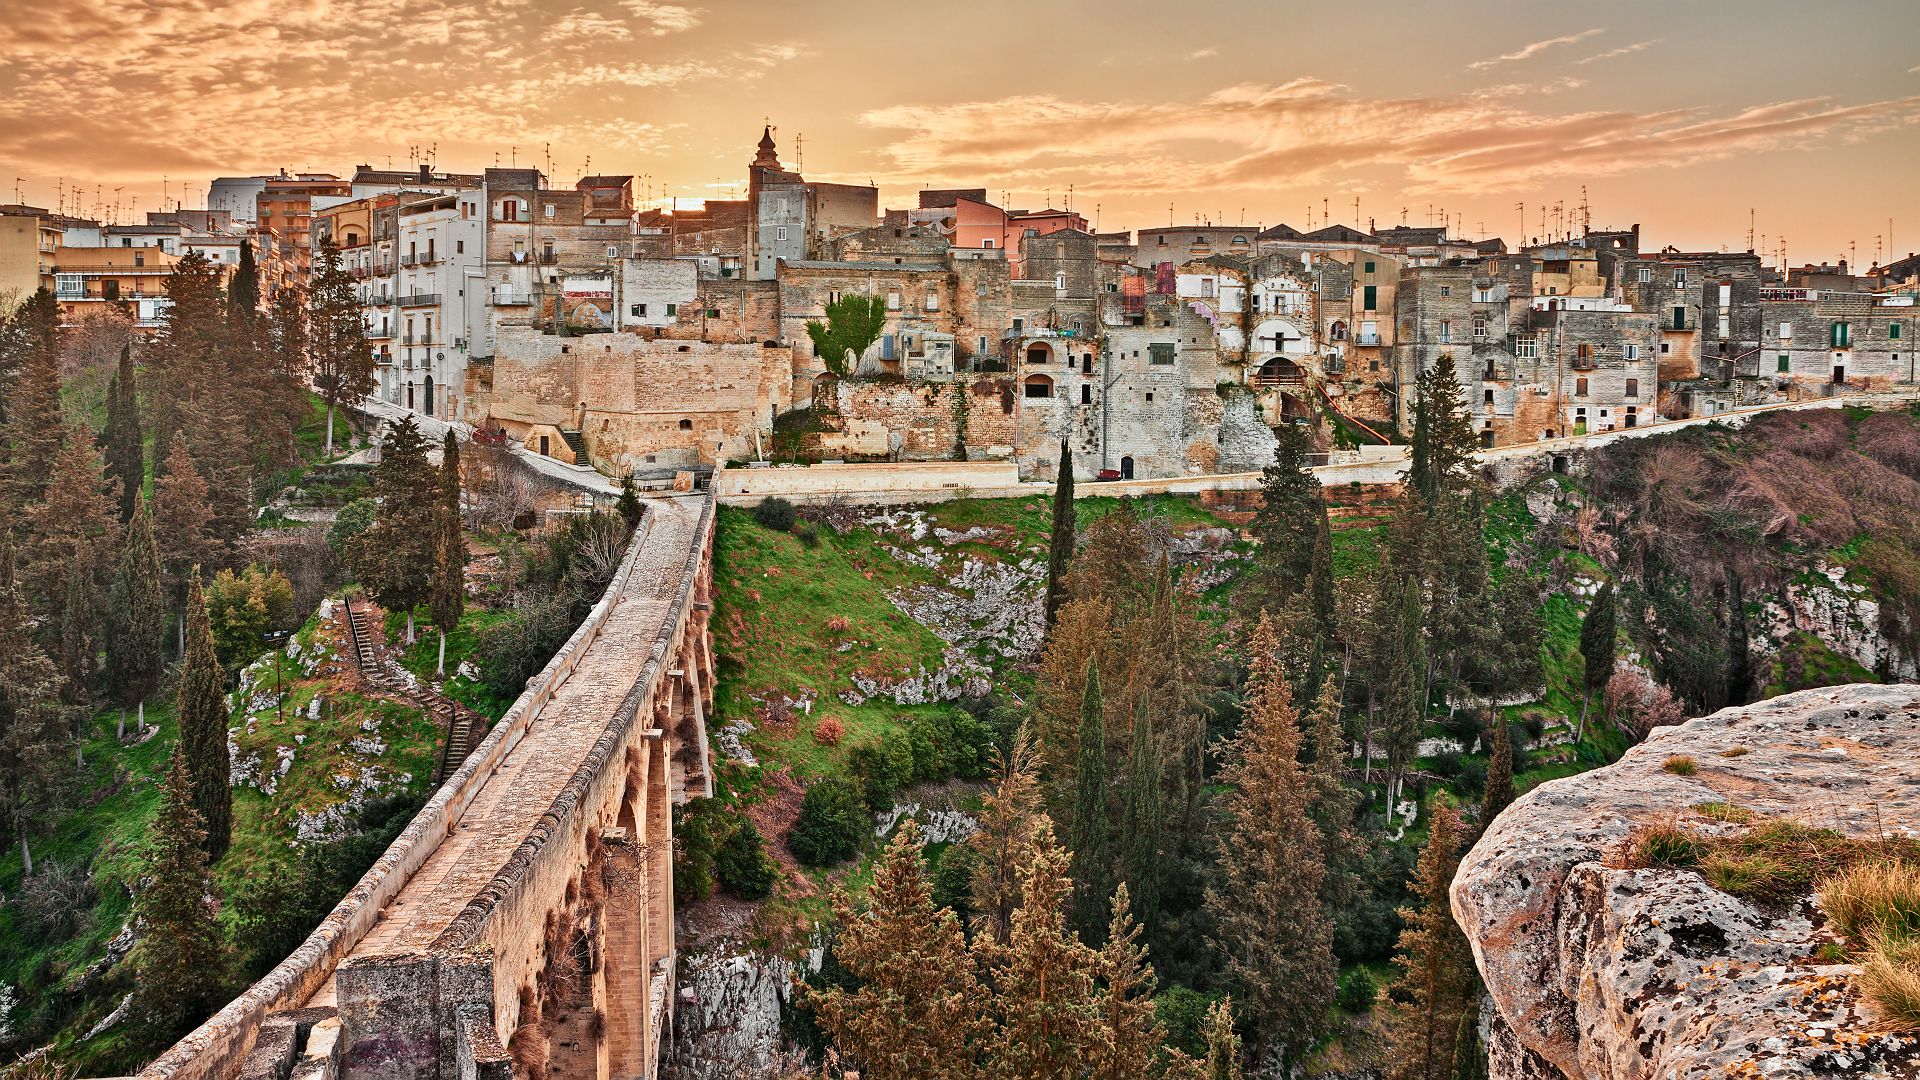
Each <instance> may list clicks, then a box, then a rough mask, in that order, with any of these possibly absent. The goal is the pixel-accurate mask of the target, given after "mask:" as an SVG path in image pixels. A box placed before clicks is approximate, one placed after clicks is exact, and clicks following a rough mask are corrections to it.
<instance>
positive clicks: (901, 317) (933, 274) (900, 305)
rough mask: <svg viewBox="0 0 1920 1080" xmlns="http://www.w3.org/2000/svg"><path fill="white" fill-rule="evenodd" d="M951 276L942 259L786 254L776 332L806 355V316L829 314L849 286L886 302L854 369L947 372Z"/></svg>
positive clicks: (921, 374)
mask: <svg viewBox="0 0 1920 1080" xmlns="http://www.w3.org/2000/svg"><path fill="white" fill-rule="evenodd" d="M955 284H956V282H955V278H954V275H952V274H951V273H949V272H948V270H947V267H946V266H945V265H934V266H925V265H922V266H908V265H904V264H895V263H892V262H814V261H810V260H799V261H792V262H786V261H783V262H782V263H781V265H780V277H779V311H780V333H779V334H778V335H777V337H778V339H779V340H782V341H786V342H789V343H791V344H793V345H795V346H796V347H797V348H801V349H803V350H804V351H805V352H806V353H807V354H808V355H811V354H812V351H813V349H812V345H811V344H810V339H809V337H808V334H807V323H809V322H814V321H820V322H824V321H826V318H827V305H829V304H831V303H834V302H835V301H837V300H839V299H840V297H841V296H842V295H845V294H848V293H858V294H860V295H863V296H873V297H880V298H882V299H883V300H884V301H885V303H886V312H887V314H886V324H885V326H884V327H883V328H882V330H881V333H880V336H879V338H878V339H876V340H875V341H874V343H873V345H872V346H870V347H869V348H868V349H867V351H866V354H865V355H863V356H861V357H860V358H859V363H858V364H857V365H856V366H855V367H854V372H855V373H857V374H864V375H897V376H900V377H903V378H910V379H935V380H942V379H951V378H952V377H953V363H954V329H955V321H954V295H953V294H954V289H955ZM823 367H824V365H823Z"/></svg>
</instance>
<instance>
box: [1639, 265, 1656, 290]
mask: <svg viewBox="0 0 1920 1080" xmlns="http://www.w3.org/2000/svg"><path fill="white" fill-rule="evenodd" d="M1635 276H1636V277H1637V278H1638V279H1639V281H1640V284H1642V285H1646V284H1649V283H1650V282H1652V281H1653V267H1651V266H1643V267H1641V268H1640V269H1639V271H1638V272H1637V273H1636V275H1635Z"/></svg>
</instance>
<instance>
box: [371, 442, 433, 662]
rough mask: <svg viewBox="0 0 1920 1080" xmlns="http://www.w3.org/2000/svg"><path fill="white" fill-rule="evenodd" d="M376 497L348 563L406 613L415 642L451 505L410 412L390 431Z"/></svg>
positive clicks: (376, 594)
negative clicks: (417, 613) (416, 620)
mask: <svg viewBox="0 0 1920 1080" xmlns="http://www.w3.org/2000/svg"><path fill="white" fill-rule="evenodd" d="M373 497H374V501H375V502H376V503H378V505H379V511H378V513H377V515H376V516H375V518H374V522H373V526H372V527H371V528H369V529H367V530H366V531H365V532H363V533H361V534H360V535H359V536H356V537H354V538H353V540H352V541H350V542H349V543H348V545H347V565H348V566H349V567H351V568H352V570H353V576H354V577H355V578H357V579H358V580H359V581H360V584H361V585H362V586H364V587H365V588H366V590H367V592H368V594H370V595H371V596H372V597H373V598H374V599H375V600H377V601H379V603H380V604H381V606H383V607H385V608H386V609H387V610H388V611H401V612H405V613H406V616H407V641H408V642H409V643H411V642H412V641H413V609H414V608H416V607H418V606H419V605H420V604H422V603H424V602H426V600H427V599H428V597H429V595H430V594H431V593H432V590H433V578H434V565H435V562H436V555H435V549H436V548H437V546H438V544H437V542H436V541H437V540H438V539H439V538H440V537H441V536H442V534H443V532H444V530H443V529H442V528H441V527H440V523H441V521H442V520H444V515H445V509H444V507H445V505H446V495H445V492H444V490H443V487H442V482H441V479H440V476H439V471H438V470H436V469H435V468H434V467H433V465H432V464H431V463H430V462H428V461H427V448H426V440H425V439H423V438H422V437H421V435H420V429H419V427H418V426H417V425H416V424H415V423H414V420H413V417H411V416H408V417H406V418H405V419H403V420H401V421H400V423H398V424H396V425H394V426H393V428H392V429H391V430H390V431H389V432H388V433H387V440H386V443H385V444H384V445H383V446H382V447H381V448H380V465H379V467H378V468H377V469H376V470H375V471H374V476H373Z"/></svg>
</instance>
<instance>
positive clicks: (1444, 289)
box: [1440, 285, 1453, 296]
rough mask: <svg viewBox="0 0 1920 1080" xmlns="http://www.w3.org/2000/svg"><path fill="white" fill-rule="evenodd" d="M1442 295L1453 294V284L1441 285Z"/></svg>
mask: <svg viewBox="0 0 1920 1080" xmlns="http://www.w3.org/2000/svg"><path fill="white" fill-rule="evenodd" d="M1440 295H1441V296H1452V295H1453V286H1451V285H1442V286H1440Z"/></svg>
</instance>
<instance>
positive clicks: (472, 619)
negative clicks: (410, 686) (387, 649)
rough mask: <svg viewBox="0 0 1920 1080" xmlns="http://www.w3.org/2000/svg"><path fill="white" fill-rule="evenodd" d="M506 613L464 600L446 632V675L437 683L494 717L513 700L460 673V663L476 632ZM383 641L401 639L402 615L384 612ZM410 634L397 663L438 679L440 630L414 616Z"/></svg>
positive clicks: (477, 643) (424, 678)
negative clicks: (456, 619)
mask: <svg viewBox="0 0 1920 1080" xmlns="http://www.w3.org/2000/svg"><path fill="white" fill-rule="evenodd" d="M508 617H509V616H508V615H507V613H506V612H504V611H499V610H496V609H493V608H484V607H480V606H478V605H476V604H473V603H468V604H467V606H466V610H465V611H463V612H461V613H460V622H459V624H458V625H457V626H455V628H454V631H453V633H451V634H448V635H447V677H446V680H445V682H443V683H442V684H441V687H440V689H441V692H442V693H444V694H445V695H446V696H447V697H450V698H452V699H453V700H455V701H457V702H459V703H460V704H462V705H465V706H466V707H467V708H469V709H472V710H473V711H474V712H477V713H479V714H481V715H482V716H487V717H491V718H492V719H495V720H498V719H500V718H501V717H503V716H505V715H506V714H507V710H508V709H509V708H512V707H513V699H512V698H506V699H501V698H499V697H497V696H495V695H494V694H493V693H492V692H491V691H489V690H488V689H487V688H486V685H485V684H484V683H481V682H479V681H477V680H474V679H470V678H468V677H467V676H465V675H462V674H460V664H461V662H462V661H464V660H466V659H468V658H469V657H471V656H472V655H473V654H474V652H475V650H477V649H478V648H479V647H480V635H481V634H482V633H484V632H485V631H486V630H487V629H488V628H489V627H492V626H495V625H497V624H499V623H501V622H504V621H505V620H506V619H507V618H508ZM386 632H387V640H388V641H391V642H400V641H404V640H405V632H406V620H405V618H404V617H403V616H395V615H394V614H392V613H391V612H389V613H388V615H387V626H386ZM414 636H415V637H416V638H417V640H416V641H415V642H414V643H413V644H412V645H411V646H409V647H408V648H406V649H404V650H403V651H402V652H401V653H400V666H401V667H404V668H406V669H407V670H408V671H411V672H413V674H414V676H415V677H417V678H419V679H420V680H421V681H422V682H426V681H429V680H433V679H436V678H438V676H437V675H436V672H437V671H438V670H439V661H440V633H439V631H438V630H436V629H435V628H434V627H433V625H432V624H431V623H427V622H423V621H421V620H419V619H417V618H416V620H415V622H414Z"/></svg>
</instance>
